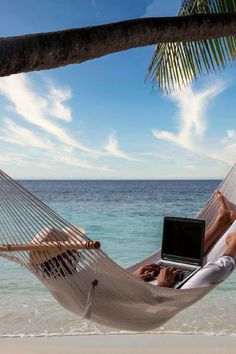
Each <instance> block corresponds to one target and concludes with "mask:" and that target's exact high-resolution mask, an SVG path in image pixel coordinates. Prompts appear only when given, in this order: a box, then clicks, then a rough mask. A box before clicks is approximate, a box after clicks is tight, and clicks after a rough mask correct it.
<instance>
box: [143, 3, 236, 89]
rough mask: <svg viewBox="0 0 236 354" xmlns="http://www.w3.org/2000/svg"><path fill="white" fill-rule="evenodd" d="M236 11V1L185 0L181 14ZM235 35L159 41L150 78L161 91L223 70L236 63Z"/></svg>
mask: <svg viewBox="0 0 236 354" xmlns="http://www.w3.org/2000/svg"><path fill="white" fill-rule="evenodd" d="M232 12H236V0H185V1H184V2H183V5H182V7H181V9H180V11H179V13H178V15H179V16H187V15H195V14H203V13H208V14H209V13H212V14H221V13H222V14H223V13H232ZM235 53H236V37H235V36H234V37H222V38H218V39H209V40H204V41H199V42H185V43H167V44H162V43H160V44H157V46H156V48H155V51H154V54H153V57H152V61H151V64H150V66H149V68H148V73H147V78H151V79H152V80H153V83H154V85H155V84H157V85H158V86H159V88H160V90H161V91H162V92H165V93H170V92H172V91H173V90H175V89H179V88H181V87H185V86H187V85H188V84H190V83H191V82H193V81H194V80H196V79H197V78H199V77H200V76H203V75H206V74H209V73H213V72H216V71H218V70H222V69H224V68H225V67H226V66H227V65H230V64H232V63H233V61H234V59H235Z"/></svg>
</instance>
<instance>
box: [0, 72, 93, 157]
mask: <svg viewBox="0 0 236 354" xmlns="http://www.w3.org/2000/svg"><path fill="white" fill-rule="evenodd" d="M58 92H59V93H58ZM58 92H57V93H55V90H54V91H53V94H52V91H51V95H53V96H54V103H53V105H52V106H50V105H49V103H48V101H47V100H46V99H45V98H43V97H41V96H40V95H39V93H37V92H36V90H34V88H33V87H31V82H30V80H29V78H28V77H27V76H26V75H25V74H18V75H11V76H9V77H4V78H1V79H0V94H1V95H3V96H5V97H6V98H7V99H8V101H9V102H10V104H11V109H12V110H13V111H14V112H15V113H17V114H18V115H20V116H21V117H22V118H24V119H25V120H26V121H27V122H28V123H30V124H32V125H35V126H37V127H39V128H40V129H42V130H43V131H45V132H47V133H49V134H51V135H52V136H54V137H56V138H57V139H58V140H59V141H60V142H62V143H64V144H67V145H71V146H73V147H76V148H77V149H80V150H82V151H85V152H91V153H92V152H93V151H92V149H90V148H88V147H86V146H84V145H83V144H81V143H79V142H78V140H76V139H74V138H73V137H71V136H70V134H68V133H67V132H66V130H65V129H63V128H61V127H59V126H58V125H56V124H55V123H53V122H51V121H50V120H49V119H48V116H49V115H51V114H52V112H53V110H55V111H57V112H56V113H57V116H59V115H60V114H59V109H58V106H62V100H64V99H65V94H64V95H62V93H60V92H62V91H60V90H59V91H58ZM59 96H60V99H59ZM62 96H63V99H62ZM67 97H68V96H67ZM65 111H66V112H67V113H66V114H65V113H64V116H63V114H62V113H61V118H62V117H63V118H64V119H65V120H68V117H69V115H68V109H65Z"/></svg>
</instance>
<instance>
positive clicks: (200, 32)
mask: <svg viewBox="0 0 236 354" xmlns="http://www.w3.org/2000/svg"><path fill="white" fill-rule="evenodd" d="M235 34H236V13H231V14H219V15H218V14H217V15H212V14H210V15H208V14H207V15H194V16H184V17H161V18H142V19H134V20H128V21H122V22H117V23H111V24H105V25H100V26H93V27H84V28H78V29H68V30H63V31H57V32H49V33H38V34H30V35H23V36H17V37H1V38H0V76H7V75H11V74H16V73H20V72H29V71H34V70H45V69H52V68H56V67H59V66H64V65H68V64H75V63H82V62H84V61H86V60H90V59H94V58H99V57H102V56H104V55H107V54H111V53H115V52H120V51H123V50H127V49H130V48H137V47H142V46H147V45H152V44H156V43H168V42H172V43H173V42H187V41H199V40H203V39H209V38H220V37H225V36H234V35H235Z"/></svg>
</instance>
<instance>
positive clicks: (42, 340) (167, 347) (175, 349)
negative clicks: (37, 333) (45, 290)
mask: <svg viewBox="0 0 236 354" xmlns="http://www.w3.org/2000/svg"><path fill="white" fill-rule="evenodd" d="M0 347H1V353H4V354H15V353H18V354H43V353H53V354H54V353H56V354H66V353H69V354H75V353H76V354H80V353H81V354H82V353H83V354H92V353H93V354H94V353H96V354H108V353H109V354H110V353H111V352H112V354H120V353H127V354H134V353H135V354H139V353H140V354H141V353H144V352H145V351H146V353H148V354H152V353H157V352H158V351H161V352H163V351H164V352H165V354H173V353H176V354H189V353H191V354H203V353H204V354H208V353H209V354H221V353H224V352H227V354H231V353H232V354H233V353H235V348H236V336H214V335H197V334H196V335H192V334H191V335H187V334H185V335H182V334H157V335H155V334H117V335H114V334H111V335H81V336H67V337H65V336H64V337H31V338H29V337H25V338H1V339H0Z"/></svg>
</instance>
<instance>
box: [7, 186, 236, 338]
mask: <svg viewBox="0 0 236 354" xmlns="http://www.w3.org/2000/svg"><path fill="white" fill-rule="evenodd" d="M219 182H220V181H216V180H207V181H203V180H199V181H197V180H196V181H193V180H191V181H190V180H187V181H186V180H184V181H183V180H178V181H175V180H170V181H166V180H165V181H164V180H162V181H150V180H147V181H130V180H127V181H126V180H119V181H107V180H106V181H101V180H99V181H91V180H89V181H88V180H81V181H20V183H21V184H22V185H23V186H25V187H26V188H27V189H28V190H30V191H31V192H33V193H34V194H35V195H36V196H37V197H38V198H40V199H41V200H42V201H43V202H45V203H46V204H48V205H49V206H50V207H51V208H52V209H54V210H55V211H56V212H57V213H59V214H60V215H61V216H62V217H63V218H65V219H67V220H68V221H69V222H71V223H72V224H74V225H76V226H82V227H84V228H85V229H86V234H87V235H88V236H89V237H90V238H92V239H95V240H99V241H100V242H101V244H102V248H103V250H104V251H105V252H106V253H107V254H108V255H109V256H110V257H111V258H113V259H114V260H115V261H116V262H118V263H119V264H120V265H122V266H124V267H127V266H129V265H131V264H133V263H135V262H137V261H138V260H141V259H143V258H144V257H146V256H148V255H150V254H151V253H153V252H154V251H155V250H156V249H157V248H159V247H160V243H161V235H162V225H163V217H164V216H167V215H172V216H183V217H194V216H196V214H197V212H198V211H199V209H200V208H201V207H202V206H203V204H204V203H205V202H206V201H207V199H208V198H209V196H210V195H211V193H212V191H213V190H214V189H215V188H216V187H217V185H218V184H219ZM0 267H1V268H0V269H1V272H0V337H18V336H20V337H22V336H63V335H65V336H69V335H81V334H99V333H107V334H108V333H120V332H119V331H115V330H112V329H109V328H104V327H101V326H98V325H95V324H93V323H92V322H89V321H86V320H81V319H80V318H79V317H77V316H76V315H73V314H71V313H70V312H68V311H66V310H64V309H63V308H62V307H61V306H60V305H59V304H58V303H57V302H56V301H55V300H54V299H53V298H52V296H51V295H50V294H49V293H48V291H47V290H46V289H45V288H44V287H43V285H42V284H41V283H40V282H39V281H38V280H37V279H36V278H35V277H34V276H33V275H32V274H31V273H29V272H28V271H27V270H25V269H23V268H21V267H20V266H18V265H16V264H14V263H13V262H9V261H6V260H4V259H0ZM235 300H236V272H235V274H232V275H231V276H230V277H229V278H228V279H227V280H226V281H225V282H224V283H223V284H221V285H220V286H218V287H217V288H216V289H214V290H213V291H212V292H211V293H209V294H208V295H207V296H206V297H205V298H204V299H203V300H201V301H199V302H198V303H197V304H195V305H193V306H192V307H190V308H189V309H187V310H185V311H184V312H182V313H180V314H179V315H178V316H176V317H175V318H174V319H173V320H171V321H169V322H168V323H166V324H165V325H164V326H163V327H161V328H157V329H156V330H155V331H152V333H182V334H183V333H199V334H216V335H224V334H227V335H236V316H235V313H234V308H235ZM122 333H124V332H122Z"/></svg>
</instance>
